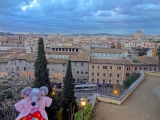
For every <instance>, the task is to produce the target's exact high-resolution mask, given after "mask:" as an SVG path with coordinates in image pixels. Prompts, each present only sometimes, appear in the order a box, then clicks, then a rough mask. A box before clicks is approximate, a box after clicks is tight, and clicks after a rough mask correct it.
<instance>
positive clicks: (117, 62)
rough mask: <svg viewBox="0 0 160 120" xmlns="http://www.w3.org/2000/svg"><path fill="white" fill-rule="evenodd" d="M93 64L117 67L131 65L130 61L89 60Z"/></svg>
mask: <svg viewBox="0 0 160 120" xmlns="http://www.w3.org/2000/svg"><path fill="white" fill-rule="evenodd" d="M90 62H91V63H93V64H117V65H126V64H133V62H132V60H130V59H91V61H90Z"/></svg>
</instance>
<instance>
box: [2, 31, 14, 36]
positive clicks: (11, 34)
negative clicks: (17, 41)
mask: <svg viewBox="0 0 160 120" xmlns="http://www.w3.org/2000/svg"><path fill="white" fill-rule="evenodd" d="M6 34H7V36H15V35H16V34H13V33H10V32H8V33H6ZM0 36H4V32H0Z"/></svg>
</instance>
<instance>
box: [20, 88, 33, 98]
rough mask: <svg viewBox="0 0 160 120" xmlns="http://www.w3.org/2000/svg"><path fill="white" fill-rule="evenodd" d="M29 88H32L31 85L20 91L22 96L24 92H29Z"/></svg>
mask: <svg viewBox="0 0 160 120" xmlns="http://www.w3.org/2000/svg"><path fill="white" fill-rule="evenodd" d="M31 90H32V88H31V87H25V88H24V89H23V90H22V91H21V95H22V96H24V95H25V94H29V93H30V91H31Z"/></svg>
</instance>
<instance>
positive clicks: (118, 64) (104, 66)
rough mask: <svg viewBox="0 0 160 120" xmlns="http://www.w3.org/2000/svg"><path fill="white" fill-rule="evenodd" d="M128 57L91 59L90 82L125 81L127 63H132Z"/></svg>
mask: <svg viewBox="0 0 160 120" xmlns="http://www.w3.org/2000/svg"><path fill="white" fill-rule="evenodd" d="M131 63H132V61H131V60H128V59H114V60H109V59H91V61H90V64H89V82H90V83H100V84H102V83H115V84H116V83H120V84H122V83H123V80H124V68H125V65H127V64H131Z"/></svg>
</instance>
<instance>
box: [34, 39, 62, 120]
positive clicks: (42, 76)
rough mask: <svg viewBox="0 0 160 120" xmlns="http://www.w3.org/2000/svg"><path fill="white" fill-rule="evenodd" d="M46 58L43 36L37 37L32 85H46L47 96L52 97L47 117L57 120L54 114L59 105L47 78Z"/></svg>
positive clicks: (38, 86)
mask: <svg viewBox="0 0 160 120" xmlns="http://www.w3.org/2000/svg"><path fill="white" fill-rule="evenodd" d="M47 64H48V63H47V59H46V56H45V51H44V43H43V38H39V41H38V55H37V59H36V61H35V63H34V67H35V72H34V76H35V81H34V82H33V87H35V88H40V87H42V86H46V87H47V88H48V90H49V94H48V96H49V97H50V98H52V104H51V105H50V107H48V108H46V111H47V114H48V119H49V120H57V117H56V114H57V112H58V110H59V108H58V107H59V106H58V105H57V103H58V101H57V98H56V97H55V96H53V95H52V87H51V83H50V79H49V70H48V69H47Z"/></svg>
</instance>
